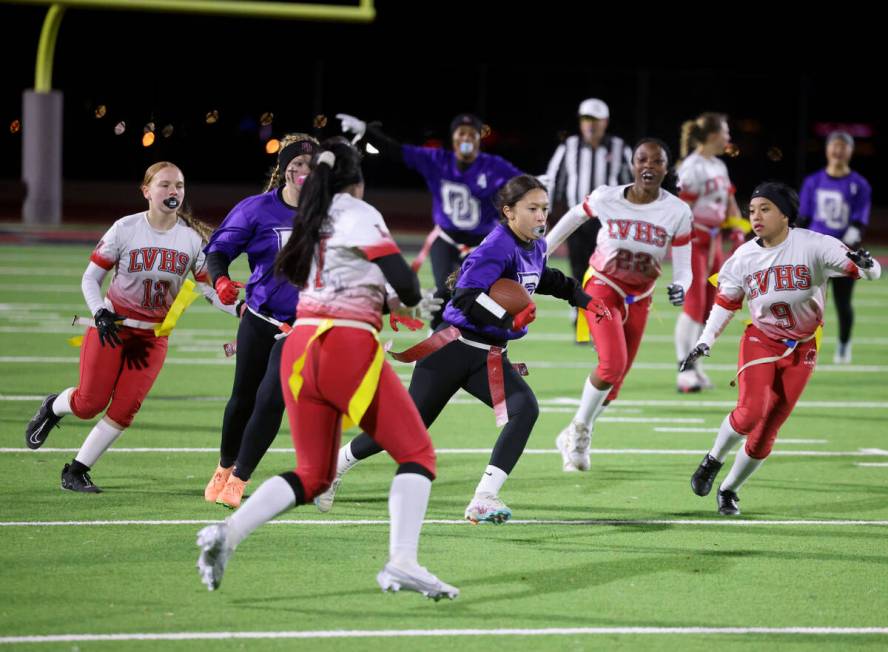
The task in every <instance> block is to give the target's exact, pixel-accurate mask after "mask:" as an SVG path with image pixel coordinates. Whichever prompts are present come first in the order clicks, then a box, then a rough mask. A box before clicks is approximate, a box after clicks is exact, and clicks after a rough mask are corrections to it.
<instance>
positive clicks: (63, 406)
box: [52, 387, 74, 417]
mask: <svg viewBox="0 0 888 652" xmlns="http://www.w3.org/2000/svg"><path fill="white" fill-rule="evenodd" d="M72 393H74V388H73V387H69V388H68V389H64V390H62V391H61V392H59V395H58V396H56V399H55V400H54V401H53V402H52V412H53V414H55V415H56V416H57V417H63V416H65V415H66V414H71V394H72Z"/></svg>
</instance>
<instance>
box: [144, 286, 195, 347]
mask: <svg viewBox="0 0 888 652" xmlns="http://www.w3.org/2000/svg"><path fill="white" fill-rule="evenodd" d="M194 287H195V286H194V281H192V280H191V279H185V282H184V283H183V284H182V289H181V290H179V294H177V295H176V299H175V300H174V301H173V305H171V306H170V310H169V312H168V313H167V314H166V317H164V319H163V323H162V324H160V326H155V327H154V334H155V335H156V336H157V337H163V336H165V335H169V334H170V333H171V332H172V330H173V329H174V328H175V327H176V322H178V321H179V318H180V317H181V316H182V313H183V312H185V308H187V307H188V306H190V305H191V304H192V303H194V300H195V299H197V298H198V297H199V296H200V295H201V294H200V292H198V291H197V290H195V289H194Z"/></svg>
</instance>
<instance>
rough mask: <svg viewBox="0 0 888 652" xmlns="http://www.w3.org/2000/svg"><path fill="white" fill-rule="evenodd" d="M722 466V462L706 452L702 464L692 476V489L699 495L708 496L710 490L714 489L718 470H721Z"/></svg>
mask: <svg viewBox="0 0 888 652" xmlns="http://www.w3.org/2000/svg"><path fill="white" fill-rule="evenodd" d="M721 467H722V463H721V462H719V461H718V460H717V459H715V458H714V457H712V455H710V454H709V453H706V455H705V456H704V457H703V461H702V462H700V466H698V467H697V470H696V471H694V475H692V476H691V491H693V492H694V493H695V494H697V495H698V496H708V495H709V492H710V491H712V482H713V480H715V476H717V475H718V472H719V471H721Z"/></svg>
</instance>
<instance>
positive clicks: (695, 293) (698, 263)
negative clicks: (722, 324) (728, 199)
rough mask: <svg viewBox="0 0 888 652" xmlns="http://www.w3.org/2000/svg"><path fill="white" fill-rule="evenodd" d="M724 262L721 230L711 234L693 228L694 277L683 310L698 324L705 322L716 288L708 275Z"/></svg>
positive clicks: (692, 267)
mask: <svg viewBox="0 0 888 652" xmlns="http://www.w3.org/2000/svg"><path fill="white" fill-rule="evenodd" d="M723 262H724V253H723V252H722V237H721V232H718V233H717V234H716V235H715V236H711V235H710V234H709V233H707V232H706V231H702V230H700V229H694V237H693V238H692V239H691V271H693V273H694V279H693V280H692V281H691V287H689V288H688V292H687V294H686V295H685V302H684V308H683V309H684V312H685V314H686V315H687V316H688V317H690V318H691V319H693V320H694V321H695V322H697V323H700V324H705V323H706V318H707V317H708V316H709V311H710V310H711V309H712V304H713V303H714V302H715V294H716V291H717V288H716V287H715V286H713V285H712V283H710V282H709V277H710V276H712V275H713V274H715V273H716V272H717V271H718V270H720V269H721V266H722V263H723Z"/></svg>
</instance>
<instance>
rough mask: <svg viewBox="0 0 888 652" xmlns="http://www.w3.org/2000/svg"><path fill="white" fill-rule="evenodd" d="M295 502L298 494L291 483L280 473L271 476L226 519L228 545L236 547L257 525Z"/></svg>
mask: <svg viewBox="0 0 888 652" xmlns="http://www.w3.org/2000/svg"><path fill="white" fill-rule="evenodd" d="M295 504H296V494H294V493H293V487H291V486H290V483H289V482H287V481H286V480H284V479H283V478H282V477H281V476H279V475H276V476H274V477H273V478H269V479H268V480H266V481H265V482H263V483H262V484H260V485H259V488H258V489H257V490H256V491H254V492H253V493H252V494H250V498H249V500H247V501H246V502H245V503H244V504H243V505H241V506H240V508H239V509H238V510H237V511H236V512H235V513H234V514H232V515H231V516H229V517H228V518H227V519H225V523H226V524H227V525H228V538H227V543H228V545H229V546H231V547H232V548H236V547H237V544H239V543H240V542H241V541H243V540H244V539H246V538H247V536H248V535H249V534H250V533H251V532H252V531H253V530H255V529H256V528H257V527H259V526H260V525H263V524H264V523H268V521H270V520H271V519H273V518H274V517H275V516H277V515H278V514H280V513H281V512H285V511H287V510H288V509H290V508H291V507H293V505H295Z"/></svg>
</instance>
